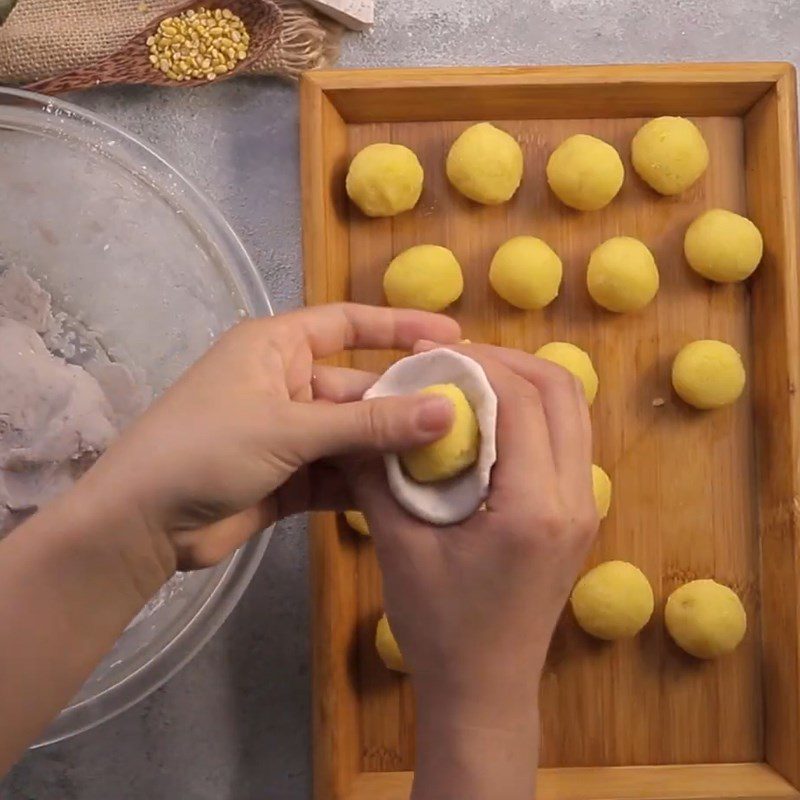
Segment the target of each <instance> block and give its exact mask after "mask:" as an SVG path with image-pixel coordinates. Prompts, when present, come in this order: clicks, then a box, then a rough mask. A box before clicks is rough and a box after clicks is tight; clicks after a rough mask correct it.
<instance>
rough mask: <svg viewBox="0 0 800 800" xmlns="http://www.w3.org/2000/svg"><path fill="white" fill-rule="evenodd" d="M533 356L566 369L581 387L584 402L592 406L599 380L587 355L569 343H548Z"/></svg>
mask: <svg viewBox="0 0 800 800" xmlns="http://www.w3.org/2000/svg"><path fill="white" fill-rule="evenodd" d="M534 355H536V356H538V357H539V358H544V359H547V361H552V362H553V363H554V364H558V365H559V366H562V367H564V369H568V370H569V371H570V372H571V373H572V374H573V375H574V376H575V377H576V378H577V379H578V380H579V381H580V382H581V384H582V385H583V391H584V394H585V395H586V402H587V403H589V405H591V404H592V402H593V401H594V398H595V395H596V394H597V386H598V384H599V380H598V378H597V372H595V369H594V365H593V364H592V359H591V358H589V354H588V353H586V352H585V351H583V350H581V349H580V347H576V346H575V345H574V344H570V343H569V342H549V343H548V344H545V345H542V346H541V347H540V348H539V349H538V350H537V351H536V353H535V354H534Z"/></svg>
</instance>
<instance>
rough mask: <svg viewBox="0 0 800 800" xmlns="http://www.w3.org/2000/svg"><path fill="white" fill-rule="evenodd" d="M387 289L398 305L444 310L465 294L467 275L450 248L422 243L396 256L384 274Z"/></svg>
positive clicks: (386, 291) (395, 304)
mask: <svg viewBox="0 0 800 800" xmlns="http://www.w3.org/2000/svg"><path fill="white" fill-rule="evenodd" d="M383 291H384V293H385V294H386V300H387V301H388V303H389V305H390V306H394V307H395V308H419V309H421V310H422V311H443V310H444V309H445V308H447V306H449V305H450V304H451V303H453V302H455V301H456V300H458V298H459V297H461V292H463V291H464V276H463V275H462V273H461V265H460V264H459V263H458V261H456V257H455V256H454V255H453V254H452V253H451V252H450V251H449V250H448V249H447V248H446V247H440V246H439V245H437V244H418V245H415V246H414V247H409V248H408V250H404V251H403V252H402V253H400V254H399V255H397V256H395V257H394V258H393V259H392V261H391V262H390V264H389V266H388V268H387V269H386V272H385V273H384V276H383Z"/></svg>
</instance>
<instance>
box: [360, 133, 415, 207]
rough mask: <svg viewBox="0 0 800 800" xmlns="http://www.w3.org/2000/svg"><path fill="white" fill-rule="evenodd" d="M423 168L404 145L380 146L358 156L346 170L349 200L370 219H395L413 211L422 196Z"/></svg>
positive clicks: (372, 145)
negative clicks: (399, 215) (395, 216)
mask: <svg viewBox="0 0 800 800" xmlns="http://www.w3.org/2000/svg"><path fill="white" fill-rule="evenodd" d="M423 177H424V174H423V171H422V165H421V164H420V163H419V160H418V159H417V157H416V156H415V155H414V153H413V151H411V150H409V149H408V148H407V147H404V146H403V145H402V144H389V143H388V142H380V143H378V144H370V145H368V146H367V147H365V148H364V149H363V150H359V152H358V153H356V155H355V157H354V158H353V160H352V161H351V162H350V169H348V170H347V179H346V181H345V187H346V189H347V196H348V197H349V198H350V199H351V200H352V201H353V202H354V203H355V204H356V205H357V206H358V207H359V208H360V209H361V210H362V211H363V212H364V213H365V214H366V215H367V216H368V217H393V216H394V215H395V214H399V213H400V212H401V211H408V209H410V208H414V206H415V205H416V204H417V200H419V196H420V194H421V193H422V179H423Z"/></svg>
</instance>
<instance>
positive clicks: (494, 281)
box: [489, 236, 562, 311]
mask: <svg viewBox="0 0 800 800" xmlns="http://www.w3.org/2000/svg"><path fill="white" fill-rule="evenodd" d="M561 275H562V268H561V259H560V258H559V257H558V256H557V255H556V254H555V252H554V251H553V250H552V249H551V248H550V247H549V246H548V245H547V244H546V243H545V242H543V241H542V240H541V239H537V238H536V237H535V236H515V237H514V238H513V239H509V240H508V241H507V242H506V243H505V244H501V245H500V247H499V248H498V249H497V252H496V253H495V254H494V258H492V263H491V265H490V267H489V283H490V284H491V285H492V288H493V289H494V290H495V291H496V292H497V294H499V295H500V297H502V298H503V300H505V301H506V302H508V303H511V305H512V306H516V307H517V308H521V309H523V310H526V311H529V310H537V309H540V308H544V307H545V306H546V305H547V304H548V303H550V302H552V301H553V300H554V299H555V298H556V296H557V295H558V289H559V286H561Z"/></svg>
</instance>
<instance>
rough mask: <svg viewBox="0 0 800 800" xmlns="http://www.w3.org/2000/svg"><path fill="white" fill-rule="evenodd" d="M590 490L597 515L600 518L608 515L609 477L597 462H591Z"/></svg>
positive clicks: (609, 501) (609, 498)
mask: <svg viewBox="0 0 800 800" xmlns="http://www.w3.org/2000/svg"><path fill="white" fill-rule="evenodd" d="M592 491H593V492H594V503H595V505H596V506H597V515H598V516H599V517H600V519H605V518H606V517H607V516H608V509H609V508H611V478H609V477H608V474H607V473H606V471H605V470H604V469H603V468H602V467H598V466H597V464H592Z"/></svg>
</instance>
